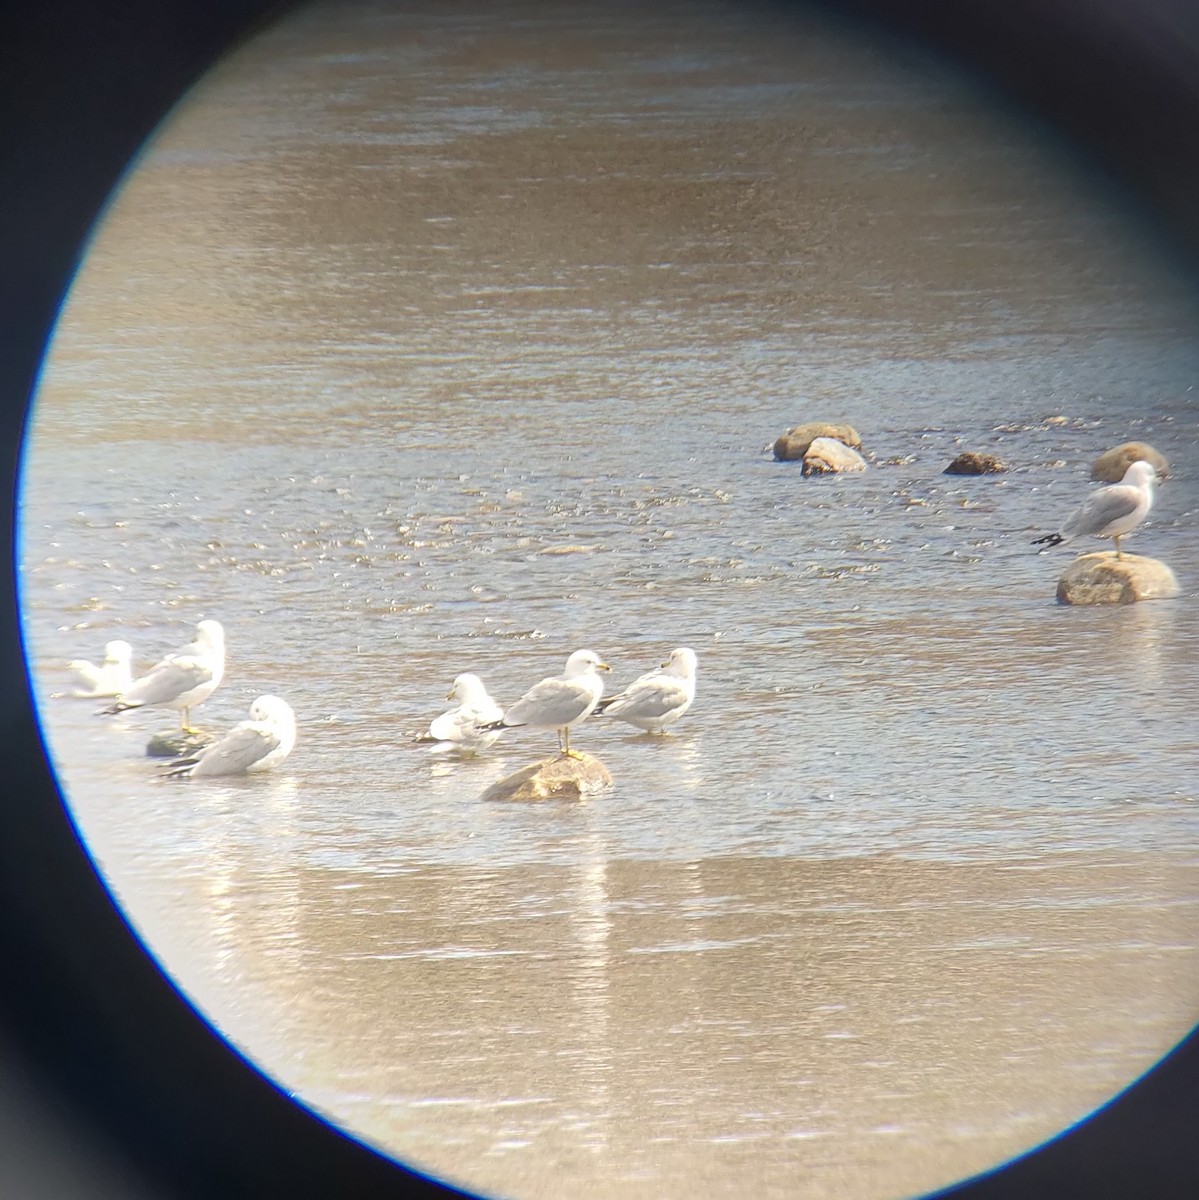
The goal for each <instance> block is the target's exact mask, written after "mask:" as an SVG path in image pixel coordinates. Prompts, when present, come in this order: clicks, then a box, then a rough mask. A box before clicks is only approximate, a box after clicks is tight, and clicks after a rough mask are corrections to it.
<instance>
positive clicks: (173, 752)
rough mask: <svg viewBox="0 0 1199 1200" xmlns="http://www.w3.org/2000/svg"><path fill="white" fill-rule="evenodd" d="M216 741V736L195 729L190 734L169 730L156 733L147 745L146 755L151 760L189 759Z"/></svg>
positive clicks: (179, 730)
mask: <svg viewBox="0 0 1199 1200" xmlns="http://www.w3.org/2000/svg"><path fill="white" fill-rule="evenodd" d="M215 741H216V737H215V735H213V734H211V733H201V732H200V731H199V730H198V729H193V730H192V731H191V732H190V733H188V732H185V731H184V730H182V729H168V730H165V731H164V732H162V733H156V734H154V736H153V737H152V738H151V739H150V740H149V741H148V742H147V743H146V754H147V755H148V756H149V757H150V758H187V756H188V755H189V754H195V752H196V751H197V750H203V749H204V747H205V746H211V745H212V743H213V742H215Z"/></svg>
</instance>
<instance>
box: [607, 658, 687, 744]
mask: <svg viewBox="0 0 1199 1200" xmlns="http://www.w3.org/2000/svg"><path fill="white" fill-rule="evenodd" d="M697 661H698V660H697V659H696V657H695V651H694V650H692V649H690V648H689V647H687V646H680V647H679V648H678V649H677V650H672V651H671V652H670V657H669V658H667V660H666V661H665V662H664V663H663V664H662V665H661V666H660V667H657V668H655V669H654V670H652V671H649V672H647V673H646V674H644V675H642V676H640V677H639V678H637V679H635V680H633V682H632V683H631V684H629V686H628V687H627V688H625V690H624V691H623V692H621V693H620V694H619V695H617V696H613V697H611V698H610V699H608V700H601V701H600V702H599V704H597V705H596V707H595V711H596V712H597V713H602V714H603V715H605V716H608V717H616V718H617V719H619V720H621V721H627V722H628V723H629V724H630V725H635V726H636V727H637V728H638V729H644V730H646V732H648V733H665V732H666V728H667V726H669V725H673V724H674V723H675V721H677V720H678V719H679V717H681V716H682V715H683V714H684V713H685V712H686V711H687V710H688V709H689V708H690V707H691V704H692V702H693V701H694V700H695V668H696V665H697Z"/></svg>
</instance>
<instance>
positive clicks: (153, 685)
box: [121, 656, 212, 706]
mask: <svg viewBox="0 0 1199 1200" xmlns="http://www.w3.org/2000/svg"><path fill="white" fill-rule="evenodd" d="M211 680H212V663H211V662H209V661H208V659H207V658H190V657H185V656H172V657H171V658H164V659H163V660H162V662H160V663H159V664H158V665H157V666H156V667H153V668H151V670H150V672H149V674H147V675H143V676H142V677H141V678H140V679H137V680H134V682H133V684H132V685H131V686H130V687H129V688H128V689H127V690H126V691H125V692H124V693H123V694H122V696H121V701H122V703H124V704H127V705H130V706H137V705H139V704H169V703H170V702H171V701H172V700H177V699H178V698H179V697H180V696H182V695H183V694H184V693H185V692H190V691H191V690H192V688H197V687H200V686H201V685H202V684H205V683H209V682H211Z"/></svg>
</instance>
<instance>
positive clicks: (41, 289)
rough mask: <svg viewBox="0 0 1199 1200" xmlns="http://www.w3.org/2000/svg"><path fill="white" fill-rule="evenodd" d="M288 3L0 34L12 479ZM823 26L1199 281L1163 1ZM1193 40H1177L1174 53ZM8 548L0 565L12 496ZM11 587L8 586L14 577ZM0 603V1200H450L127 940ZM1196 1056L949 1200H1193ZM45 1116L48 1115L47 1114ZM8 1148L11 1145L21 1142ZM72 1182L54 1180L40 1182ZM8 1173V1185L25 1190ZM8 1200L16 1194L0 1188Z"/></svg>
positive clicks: (173, 5) (1107, 0)
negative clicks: (55, 382)
mask: <svg viewBox="0 0 1199 1200" xmlns="http://www.w3.org/2000/svg"><path fill="white" fill-rule="evenodd" d="M291 7H292V5H289V4H285V5H280V4H278V3H268V2H265V0H219V2H217V3H212V4H206V5H200V4H188V3H185V2H184V0H145V2H144V3H143V4H141V5H139V6H137V7H136V8H135V9H129V10H126V11H125V12H124V13H123V14H122V15H121V16H120V17H112V16H105V15H102V14H100V13H99V12H97V10H96V9H95V8H94V6H92V5H89V4H86V3H83V2H82V0H79V2H77V3H71V2H69V0H54V2H52V3H49V4H46V5H43V6H41V7H40V8H39V9H38V10H37V11H36V12H23V13H22V14H21V16H20V17H19V18H18V19H16V22H15V24H16V27H15V29H14V28H10V36H9V38H8V39H7V43H8V45H7V49H8V54H9V62H8V63H7V64H6V69H5V72H4V75H3V78H4V80H5V85H4V86H5V87H6V89H7V97H6V99H7V103H6V104H5V106H4V111H5V112H6V113H7V114H8V116H7V118H6V125H7V127H8V128H7V131H8V133H9V135H10V136H9V143H10V149H9V151H8V153H7V154H6V160H7V162H8V164H9V179H10V183H9V186H8V187H7V188H6V190H5V193H4V196H3V202H4V205H5V217H6V220H5V221H4V222H3V226H2V228H3V234H2V235H0V236H3V238H4V239H5V240H4V253H3V261H4V262H5V264H6V270H5V277H4V283H3V288H4V300H5V303H4V309H3V311H4V313H5V318H4V319H5V328H6V333H7V342H8V346H9V354H8V355H7V356H6V359H5V362H4V371H5V373H6V374H5V383H6V385H7V386H6V387H5V388H4V393H3V394H4V396H5V397H6V401H5V405H4V408H3V418H4V420H5V422H6V426H5V430H4V437H3V444H4V447H5V451H6V453H7V455H8V464H9V467H10V477H12V476H15V472H16V466H17V458H18V452H19V448H20V432H21V425H22V420H23V416H24V409H25V405H26V404H27V403H28V399H29V397H30V395H31V393H32V390H33V386H34V382H35V379H36V375H37V370H38V364H39V362H40V359H41V354H42V350H43V348H44V346H45V343H46V339H47V337H48V334H49V331H50V328H51V325H52V323H53V320H54V318H55V315H56V312H57V308H58V305H59V303H60V301H61V298H62V296H63V295H64V293H65V291H66V288H67V286H68V285H69V282H70V276H71V273H72V271H73V269H74V266H75V263H76V261H77V258H78V255H79V253H80V248H81V246H82V243H83V242H84V240H85V238H86V236H87V234H88V231H89V228H90V226H91V224H92V222H93V221H94V220H95V218H96V217H97V215H98V214H99V212H100V211H101V208H102V207H103V204H104V202H105V199H106V197H107V196H108V194H109V193H110V192H111V190H112V188H113V187H114V186H115V185H116V183H117V182H118V180H119V177H120V174H121V172H122V171H123V169H124V168H125V166H126V164H127V163H128V162H129V161H130V159H131V158H132V157H133V156H134V154H135V153H136V151H137V149H138V147H139V146H140V144H141V143H142V141H143V140H144V138H145V137H146V136H147V135H148V134H149V133H150V131H151V130H152V128H153V127H154V125H155V124H156V123H157V122H158V121H159V120H160V119H161V118H162V117H163V116H164V115H165V113H166V112H167V110H168V109H169V107H170V106H171V105H172V104H173V102H174V101H175V100H176V99H178V97H179V96H180V95H182V93H183V92H184V91H185V90H186V89H187V87H188V86H189V85H190V84H191V83H192V82H193V81H194V80H195V79H196V78H197V77H198V76H199V75H200V74H201V73H202V71H203V70H204V69H205V68H206V67H207V66H208V65H210V64H211V63H212V62H213V61H215V59H216V58H217V57H218V56H219V54H220V53H221V52H222V51H224V50H226V49H228V48H231V47H232V46H233V45H235V44H236V43H237V42H239V41H240V40H242V39H244V38H245V37H246V36H248V35H249V34H251V33H252V32H253V31H254V30H255V29H257V28H260V27H261V26H262V24H263V23H264V22H265V21H267V20H269V19H271V18H273V17H275V16H278V15H281V14H282V13H283V12H285V11H287V10H288V9H290V8H291ZM825 7H826V8H828V9H829V10H830V11H832V12H834V13H841V14H844V15H845V16H847V17H849V18H852V19H866V20H869V21H873V22H877V23H878V24H880V25H882V26H883V27H884V28H885V29H887V30H888V31H889V32H891V33H898V34H900V35H904V36H909V37H915V38H916V39H918V40H922V41H925V42H927V43H928V44H930V45H932V46H933V47H934V48H936V49H939V50H941V51H943V52H945V53H948V54H949V55H950V56H952V57H954V58H956V59H957V60H958V61H959V62H961V63H963V64H965V65H966V66H968V67H972V68H974V69H975V70H977V71H979V72H980V73H981V74H982V75H983V76H984V77H989V78H990V79H991V80H993V81H994V83H995V84H996V85H997V86H998V87H999V89H1000V90H1001V91H1005V92H1007V93H1008V94H1010V95H1011V96H1013V97H1014V98H1015V99H1016V100H1017V101H1018V102H1020V103H1022V104H1024V105H1026V106H1028V107H1029V108H1031V109H1032V110H1033V111H1034V112H1036V113H1038V114H1039V115H1041V116H1043V117H1046V118H1048V119H1049V120H1050V121H1051V122H1053V123H1055V124H1056V125H1057V126H1058V128H1060V129H1061V130H1062V131H1063V132H1064V133H1065V134H1066V135H1067V137H1070V138H1072V139H1074V140H1075V142H1076V144H1078V145H1079V146H1080V147H1081V148H1082V150H1083V151H1084V152H1085V153H1087V154H1088V155H1089V156H1091V157H1092V159H1093V161H1095V162H1096V163H1097V164H1098V165H1099V166H1101V167H1102V168H1104V169H1106V170H1107V171H1108V172H1110V173H1111V174H1112V175H1113V176H1114V177H1115V178H1116V180H1117V182H1118V184H1119V186H1120V187H1122V188H1123V190H1124V191H1125V193H1126V194H1127V195H1129V196H1130V197H1133V198H1134V199H1135V200H1136V201H1138V202H1139V203H1140V204H1142V205H1143V206H1145V207H1146V208H1147V209H1148V210H1149V212H1150V213H1151V214H1152V217H1153V220H1154V221H1155V223H1156V225H1157V228H1158V230H1159V233H1160V234H1161V235H1162V236H1163V237H1166V238H1168V239H1170V240H1171V241H1172V242H1173V243H1174V245H1175V246H1177V247H1178V250H1179V252H1180V253H1181V255H1182V256H1183V258H1184V260H1185V261H1186V263H1187V265H1188V267H1189V268H1190V269H1194V266H1195V259H1196V257H1197V255H1199V234H1197V233H1196V232H1195V230H1194V228H1193V227H1192V225H1191V223H1190V222H1189V220H1188V217H1189V211H1188V202H1189V201H1190V200H1191V198H1192V197H1193V196H1194V194H1195V184H1196V181H1197V179H1199V152H1197V150H1196V148H1195V146H1194V143H1193V141H1192V140H1190V139H1187V138H1183V137H1179V136H1178V135H1177V134H1176V132H1175V131H1176V130H1178V129H1179V128H1193V127H1194V124H1195V118H1196V117H1199V88H1197V87H1196V85H1195V84H1194V83H1193V82H1192V81H1193V80H1194V79H1196V78H1199V73H1197V72H1196V71H1195V67H1196V66H1197V65H1199V52H1197V50H1196V47H1199V29H1197V28H1196V26H1197V23H1199V17H1197V15H1196V13H1195V12H1194V10H1193V9H1192V8H1191V6H1189V5H1186V4H1184V3H1182V0H1171V2H1167V0H1157V2H1156V3H1150V4H1148V5H1146V6H1140V7H1139V8H1138V9H1137V11H1136V12H1135V13H1132V12H1131V11H1130V10H1127V9H1126V8H1125V7H1124V6H1122V5H1120V4H1118V3H1117V0H1091V2H1089V3H1083V2H1071V0H1056V2H1054V3H1044V2H1042V3H1034V2H1033V0H1020V2H1019V3H1016V4H1014V5H1013V4H1009V5H1006V6H1002V7H1000V6H991V7H988V8H986V9H962V8H961V7H960V6H956V5H953V4H950V3H941V2H937V0H925V2H923V3H920V2H910V3H902V4H886V3H883V2H882V0H846V2H845V3H841V4H832V3H829V4H826V5H825ZM1188 31H1189V33H1190V34H1191V35H1192V36H1189V37H1188V36H1187V34H1188ZM7 503H8V505H9V509H8V511H7V512H6V514H5V515H6V522H5V526H6V529H7V530H8V531H9V537H10V543H9V554H8V561H9V563H10V564H11V563H12V562H13V553H12V549H13V548H12V543H11V537H12V532H11V531H12V529H13V522H14V517H15V513H14V512H13V511H12V503H13V497H12V491H11V489H10V491H9V493H8V495H7ZM10 569H11V568H10ZM14 584H15V581H14V580H13V579H12V578H11V577H10V580H9V587H8V588H6V589H5V592H4V610H3V632H4V637H5V639H6V641H5V647H6V650H7V653H6V654H5V656H4V661H5V670H6V672H7V675H6V678H5V689H4V693H3V694H4V697H5V700H6V716H7V723H6V731H5V738H4V739H3V754H4V755H5V760H4V768H5V771H6V777H7V779H8V780H9V783H10V787H9V796H8V798H7V800H6V803H5V805H4V806H3V808H0V813H2V814H3V815H2V816H0V889H2V891H0V899H2V901H3V916H2V917H0V939H2V941H0V946H2V948H3V950H4V952H5V962H6V963H7V964H10V966H9V969H8V970H6V972H5V983H4V986H3V988H2V989H0V1089H3V1090H2V1092H0V1094H3V1095H4V1096H5V1098H6V1100H9V1102H10V1104H11V1106H12V1110H13V1111H17V1112H20V1113H22V1114H23V1115H24V1118H25V1121H26V1127H25V1128H22V1127H21V1126H19V1125H18V1124H17V1123H15V1122H14V1123H13V1126H12V1129H11V1131H10V1132H8V1133H4V1134H0V1136H3V1137H5V1138H8V1139H9V1140H10V1141H13V1142H14V1145H12V1146H7V1145H6V1146H4V1147H3V1153H0V1162H5V1163H7V1164H8V1165H7V1166H5V1167H4V1168H2V1170H3V1171H7V1172H8V1173H9V1178H7V1179H5V1177H4V1176H3V1175H2V1174H0V1179H4V1180H5V1182H9V1183H10V1188H9V1189H6V1190H11V1191H14V1192H15V1193H19V1194H27V1195H39V1194H46V1195H49V1194H54V1195H57V1196H62V1195H73V1194H77V1195H85V1194H86V1195H96V1196H104V1195H122V1196H130V1195H137V1194H147V1195H150V1194H152V1195H159V1196H161V1195H180V1196H183V1195H196V1196H204V1195H217V1194H220V1195H223V1196H231V1195H243V1194H244V1195H256V1196H260V1195H271V1194H284V1193H286V1194H291V1195H301V1196H302V1195H313V1196H317V1195H320V1196H325V1195H334V1194H336V1195H374V1196H379V1195H391V1194H417V1193H418V1192H420V1193H422V1194H429V1195H434V1194H442V1195H444V1194H452V1193H451V1192H450V1190H449V1189H448V1188H444V1187H439V1186H435V1185H433V1184H431V1183H428V1182H427V1181H424V1180H421V1179H419V1178H418V1177H415V1176H412V1175H409V1174H406V1173H404V1172H402V1171H401V1170H400V1169H399V1168H397V1167H395V1166H394V1165H393V1164H392V1163H391V1162H389V1161H388V1160H385V1159H383V1158H382V1157H380V1156H377V1155H375V1154H373V1153H372V1152H370V1151H368V1150H367V1149H365V1148H364V1147H361V1146H359V1145H358V1144H357V1143H354V1142H352V1141H351V1140H350V1139H349V1138H347V1137H345V1136H343V1135H341V1134H339V1133H338V1132H336V1131H335V1130H334V1129H332V1128H331V1127H329V1126H327V1125H325V1124H324V1123H323V1122H321V1121H319V1120H318V1119H317V1118H315V1117H313V1116H312V1115H311V1114H309V1113H308V1112H307V1111H306V1110H303V1109H301V1108H299V1107H298V1106H296V1105H294V1104H292V1103H291V1102H290V1101H289V1100H288V1099H287V1098H286V1097H285V1096H284V1095H283V1094H282V1093H281V1092H279V1091H278V1090H277V1089H276V1088H275V1087H274V1086H273V1085H271V1084H270V1083H269V1082H267V1081H266V1080H265V1079H263V1078H262V1077H261V1076H260V1075H259V1074H258V1073H257V1072H256V1071H255V1070H254V1069H253V1068H251V1067H249V1066H248V1065H247V1064H246V1063H244V1062H243V1061H242V1060H241V1059H240V1058H239V1057H238V1056H237V1055H236V1054H235V1053H234V1052H233V1051H232V1050H231V1049H230V1048H229V1047H228V1046H227V1045H225V1044H224V1043H223V1042H221V1041H220V1040H219V1039H217V1038H216V1037H215V1035H213V1034H212V1033H211V1031H210V1030H209V1028H208V1026H207V1025H206V1023H204V1022H203V1020H202V1019H201V1018H199V1017H198V1015H197V1014H195V1012H194V1011H193V1010H192V1009H191V1008H190V1006H189V1005H188V1004H187V1003H186V1001H184V1000H183V998H182V997H181V996H180V995H179V994H178V993H177V992H176V991H175V989H174V988H173V987H172V986H171V985H170V983H169V982H168V981H167V980H166V978H165V977H164V976H162V975H161V974H160V973H159V972H158V970H157V968H156V967H155V966H154V964H153V962H152V960H151V959H150V958H149V957H148V955H147V954H146V953H145V951H144V950H143V949H142V948H141V945H140V943H138V942H137V940H136V938H134V937H133V935H132V934H131V932H130V931H129V930H128V928H127V926H126V925H125V923H124V921H123V920H122V919H121V917H120V916H119V914H118V913H117V912H116V910H115V908H113V906H112V904H111V902H110V900H109V898H108V896H107V893H106V892H105V890H104V888H103V886H102V884H101V883H100V881H99V880H98V878H97V877H96V875H95V873H94V870H93V868H92V866H91V863H90V861H89V860H88V859H87V857H86V855H85V854H84V853H83V851H82V849H81V848H80V847H79V845H78V843H77V842H76V840H75V835H74V832H73V830H72V828H71V826H70V823H69V821H68V820H67V817H66V814H65V811H64V810H63V808H62V805H61V802H60V800H59V797H58V794H57V791H56V788H55V784H54V779H53V776H52V774H51V772H50V770H49V767H48V765H47V762H46V759H45V755H44V751H43V749H42V746H41V743H40V740H39V736H38V732H37V728H38V727H37V722H36V719H35V717H34V713H33V709H32V705H31V701H30V697H29V693H28V687H27V683H26V680H25V676H24V670H23V665H22V658H21V653H20V640H19V634H18V621H17V613H16V605H15V586H14ZM1197 1081H1199V1038H1197V1037H1196V1035H1194V1034H1192V1035H1191V1037H1190V1038H1188V1039H1187V1040H1186V1041H1185V1042H1184V1043H1183V1044H1182V1045H1181V1046H1180V1047H1179V1048H1178V1049H1176V1050H1175V1051H1174V1052H1173V1053H1172V1054H1170V1055H1169V1056H1167V1058H1166V1059H1165V1060H1164V1061H1163V1062H1162V1063H1161V1064H1160V1065H1159V1066H1158V1067H1157V1068H1155V1070H1153V1071H1152V1072H1151V1073H1150V1074H1149V1075H1148V1076H1146V1077H1145V1078H1144V1079H1142V1080H1141V1081H1140V1082H1138V1083H1137V1084H1135V1085H1134V1086H1133V1087H1131V1088H1130V1089H1128V1091H1126V1092H1125V1093H1123V1094H1122V1095H1121V1096H1119V1097H1117V1098H1116V1099H1115V1100H1113V1101H1112V1102H1110V1103H1109V1104H1108V1105H1107V1106H1105V1107H1104V1108H1103V1109H1101V1110H1100V1111H1099V1112H1098V1113H1097V1114H1095V1115H1094V1116H1092V1117H1091V1118H1090V1119H1089V1120H1087V1121H1086V1122H1084V1123H1082V1124H1081V1125H1079V1126H1077V1127H1075V1128H1074V1129H1072V1130H1069V1131H1067V1132H1066V1133H1064V1134H1063V1135H1061V1136H1060V1137H1059V1138H1057V1139H1055V1140H1054V1141H1052V1142H1050V1143H1049V1144H1048V1145H1046V1146H1044V1147H1042V1148H1040V1149H1038V1150H1035V1151H1033V1152H1031V1153H1030V1154H1028V1155H1027V1156H1025V1157H1024V1158H1022V1159H1019V1160H1017V1161H1016V1162H1015V1163H1012V1164H1010V1165H1008V1166H1007V1167H1005V1168H1003V1169H1001V1170H999V1171H996V1172H994V1173H992V1174H989V1175H987V1176H984V1177H981V1178H979V1179H976V1180H972V1181H968V1182H967V1183H965V1184H962V1185H959V1186H957V1187H955V1188H952V1189H949V1191H947V1192H945V1193H942V1194H943V1195H953V1196H955V1197H961V1198H963V1200H991V1198H992V1197H1003V1196H1009V1195H1020V1196H1030V1195H1032V1196H1039V1195H1049V1194H1064V1193H1070V1192H1075V1193H1085V1194H1107V1193H1119V1194H1132V1193H1133V1192H1134V1191H1135V1192H1140V1193H1142V1194H1152V1195H1156V1196H1174V1195H1177V1196H1182V1195H1193V1194H1195V1191H1196V1189H1197V1187H1199V1147H1197V1146H1196V1144H1195V1142H1194V1139H1193V1137H1190V1136H1188V1135H1189V1134H1190V1133H1191V1131H1192V1130H1193V1129H1194V1124H1195V1119H1196V1117H1197V1116H1199V1111H1197V1110H1199V1103H1197V1100H1196V1095H1197V1092H1199V1088H1197V1087H1196V1083H1197ZM56 1112H57V1115H55V1113H56ZM17 1138H19V1139H20V1141H19V1144H18V1143H17V1140H16V1139H17ZM48 1156H53V1158H54V1159H59V1158H68V1159H71V1161H72V1164H73V1166H72V1167H63V1166H62V1165H61V1164H56V1163H54V1162H52V1161H51V1159H50V1157H48ZM21 1172H24V1174H21ZM18 1182H20V1183H21V1184H22V1185H23V1186H21V1187H15V1186H13V1185H14V1184H16V1183H18Z"/></svg>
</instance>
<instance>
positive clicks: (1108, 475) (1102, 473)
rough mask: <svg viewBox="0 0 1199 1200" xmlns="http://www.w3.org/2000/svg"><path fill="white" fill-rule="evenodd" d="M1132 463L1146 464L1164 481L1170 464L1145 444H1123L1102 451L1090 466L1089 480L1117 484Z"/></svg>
mask: <svg viewBox="0 0 1199 1200" xmlns="http://www.w3.org/2000/svg"><path fill="white" fill-rule="evenodd" d="M1134 462H1147V463H1149V464H1150V465H1152V466H1153V467H1154V468H1155V469H1156V470H1157V477H1158V478H1159V479H1165V477H1166V476H1167V475H1168V474H1169V473H1170V464H1169V463H1168V462H1167V461H1166V456H1165V455H1164V454H1162V453H1161V451H1159V450H1154V448H1153V447H1152V446H1150V445H1149V444H1148V443H1147V442H1124V443H1122V444H1121V445H1119V446H1113V447H1112V448H1111V449H1110V450H1106V451H1104V453H1103V454H1101V455H1100V456H1099V457H1098V458H1097V459H1096V460H1095V461H1094V462H1093V463H1092V464H1091V478H1092V479H1098V480H1100V481H1101V482H1102V483H1119V482H1120V480H1121V479H1123V478H1124V472H1125V471H1127V470H1128V468H1129V467H1131V466H1132V464H1133V463H1134Z"/></svg>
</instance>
